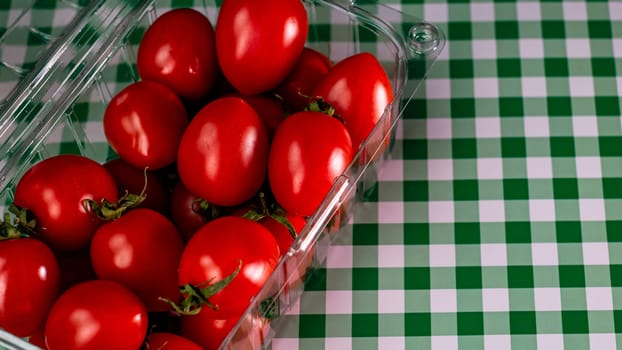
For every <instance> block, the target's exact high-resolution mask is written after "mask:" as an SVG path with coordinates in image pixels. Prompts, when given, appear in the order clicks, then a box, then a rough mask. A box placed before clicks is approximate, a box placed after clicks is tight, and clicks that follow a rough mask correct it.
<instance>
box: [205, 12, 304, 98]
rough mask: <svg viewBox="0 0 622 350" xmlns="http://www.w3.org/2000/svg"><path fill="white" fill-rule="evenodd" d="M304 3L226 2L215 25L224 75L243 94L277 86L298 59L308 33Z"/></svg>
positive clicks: (217, 51) (219, 57) (218, 52)
mask: <svg viewBox="0 0 622 350" xmlns="http://www.w3.org/2000/svg"><path fill="white" fill-rule="evenodd" d="M307 25H308V18H307V13H306V11H305V8H304V6H303V4H302V2H301V1H300V0H265V1H254V0H225V1H223V3H222V6H221V8H220V12H219V14H218V20H217V22H216V55H217V57H218V62H219V64H220V67H221V69H222V72H223V74H224V76H225V77H226V78H227V80H228V81H229V82H230V83H231V85H233V87H235V88H236V89H237V90H238V91H239V92H241V93H242V94H244V95H256V94H260V93H262V92H266V91H268V90H270V89H272V88H274V87H276V86H277V85H278V84H279V83H280V82H281V81H282V80H283V79H284V78H285V77H286V76H287V74H288V73H289V71H290V70H291V68H292V67H293V66H294V64H295V63H296V60H298V57H299V56H300V53H301V52H302V49H303V48H304V44H305V41H306V40H307V33H308V27H307Z"/></svg>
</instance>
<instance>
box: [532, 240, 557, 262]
mask: <svg viewBox="0 0 622 350" xmlns="http://www.w3.org/2000/svg"><path fill="white" fill-rule="evenodd" d="M531 262H532V264H533V265H534V266H554V265H557V264H559V260H558V258H557V244H555V243H533V244H532V245H531Z"/></svg>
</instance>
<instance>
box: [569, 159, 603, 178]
mask: <svg viewBox="0 0 622 350" xmlns="http://www.w3.org/2000/svg"><path fill="white" fill-rule="evenodd" d="M575 166H576V169H577V178H579V179H588V178H592V179H598V178H601V177H602V176H603V174H602V170H601V169H602V167H601V163H600V157H576V158H575Z"/></svg>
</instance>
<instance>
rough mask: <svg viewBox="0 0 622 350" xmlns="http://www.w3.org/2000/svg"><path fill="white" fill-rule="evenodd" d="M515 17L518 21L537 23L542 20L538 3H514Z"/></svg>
mask: <svg viewBox="0 0 622 350" xmlns="http://www.w3.org/2000/svg"><path fill="white" fill-rule="evenodd" d="M516 17H517V18H518V20H519V21H539V20H541V19H542V15H541V14H540V2H527V1H517V2H516Z"/></svg>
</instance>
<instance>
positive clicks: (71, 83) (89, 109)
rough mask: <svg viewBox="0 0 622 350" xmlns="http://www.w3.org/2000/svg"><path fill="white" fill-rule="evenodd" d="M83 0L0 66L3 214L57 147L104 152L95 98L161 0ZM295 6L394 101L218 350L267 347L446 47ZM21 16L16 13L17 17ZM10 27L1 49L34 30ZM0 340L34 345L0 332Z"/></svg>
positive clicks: (124, 66) (381, 24)
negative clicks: (22, 58) (22, 60)
mask: <svg viewBox="0 0 622 350" xmlns="http://www.w3.org/2000/svg"><path fill="white" fill-rule="evenodd" d="M83 3H85V1H78V0H73V1H72V0H66V1H64V2H63V1H59V4H61V6H66V8H67V11H68V16H69V18H72V20H71V22H70V23H68V25H67V27H66V30H65V31H64V32H62V33H47V34H46V33H43V34H46V35H40V38H41V40H43V42H44V44H43V45H42V49H41V50H39V51H37V52H36V54H35V55H34V56H33V57H34V59H35V60H36V63H35V64H34V65H32V64H30V65H28V64H27V65H25V66H20V65H19V63H15V62H4V63H3V65H2V66H1V67H0V74H14V75H15V77H16V78H15V80H16V81H19V83H18V84H17V85H16V86H15V87H14V88H12V89H11V90H10V93H8V94H5V95H6V98H5V99H4V100H3V101H2V102H0V103H1V104H0V154H2V155H3V157H2V159H1V160H0V209H2V210H3V212H4V210H5V209H6V207H7V205H8V204H9V203H10V202H11V200H12V194H13V190H14V188H15V185H16V183H17V181H18V180H19V178H20V176H21V175H22V174H23V173H24V172H25V171H26V170H27V169H28V168H29V167H30V166H31V165H32V164H34V163H36V162H38V161H39V160H41V159H44V158H46V157H49V156H52V155H56V154H60V153H80V154H83V155H86V156H88V157H90V158H93V159H95V160H97V161H100V162H104V161H106V160H109V159H111V158H112V157H114V156H115V154H114V152H113V151H112V150H111V149H110V147H109V146H108V144H107V143H106V139H105V136H104V133H103V128H102V126H101V121H102V116H103V112H104V110H105V107H106V104H107V102H108V101H109V100H110V98H111V97H112V96H113V95H114V94H115V93H116V92H117V91H119V90H120V89H122V88H123V87H124V86H126V85H127V84H130V83H131V82H133V81H135V80H137V79H138V75H137V73H136V71H135V64H134V63H135V57H136V51H137V47H138V44H139V42H140V38H141V35H142V33H144V30H145V29H146V28H147V27H148V25H149V23H151V22H152V21H153V20H154V19H155V18H156V17H157V16H158V15H161V14H162V13H164V12H166V11H167V10H170V7H167V6H170V1H167V2H166V4H164V2H161V1H160V2H159V1H157V0H142V1H141V0H132V1H130V0H98V1H91V2H90V3H88V4H87V5H86V6H82V4H83ZM197 3H198V1H197ZM201 3H202V5H201V6H199V7H195V8H196V9H198V10H201V11H202V12H203V13H205V14H206V15H207V17H208V18H209V19H210V21H211V22H212V24H215V23H216V17H217V13H218V4H219V3H220V2H217V3H218V4H217V3H213V2H211V1H209V0H204V1H202V2H201ZM304 4H305V7H306V9H307V13H308V16H309V23H310V28H309V37H308V41H307V46H308V47H311V48H314V49H316V50H318V51H321V52H323V53H324V54H326V55H327V56H329V57H330V58H331V60H333V61H334V62H337V61H339V60H341V59H342V58H345V57H347V56H349V55H351V54H354V53H357V52H361V51H367V52H371V53H373V54H374V55H376V57H378V59H379V60H380V61H381V63H382V64H383V66H384V68H385V69H386V71H387V73H388V75H389V77H390V78H391V81H392V84H393V89H394V95H395V100H394V101H393V102H392V103H391V104H390V105H389V106H387V108H386V111H385V114H384V116H383V117H382V118H383V119H381V120H380V122H379V123H378V125H377V127H376V128H375V129H374V130H373V132H372V133H371V134H370V136H369V138H368V139H367V140H366V141H365V142H364V143H363V144H362V145H361V148H360V149H359V151H358V153H357V154H356V156H355V157H354V159H353V161H352V163H351V164H350V165H349V167H348V168H347V170H346V171H345V172H344V174H343V175H342V176H340V177H339V178H338V179H337V180H336V181H335V183H334V184H333V187H332V189H331V191H330V193H329V194H328V195H327V197H326V198H325V200H324V201H323V202H322V204H321V205H320V207H319V208H318V210H317V211H316V212H315V213H314V214H313V215H312V216H311V217H310V218H309V220H308V224H307V226H306V227H305V228H304V229H303V231H302V232H301V234H300V236H299V237H298V238H297V240H296V241H295V242H294V244H293V245H292V247H291V248H290V250H289V251H288V252H287V253H286V254H285V256H284V257H283V259H282V260H281V261H280V264H279V266H278V267H277V269H276V270H275V272H274V273H273V275H272V276H271V278H270V279H269V280H268V282H267V283H266V285H265V287H264V288H263V289H262V291H261V292H260V293H259V294H258V295H257V296H256V297H255V299H254V300H253V301H252V302H251V305H250V306H249V308H248V310H247V312H246V314H245V315H244V316H243V317H242V319H241V320H240V322H239V323H238V324H237V325H236V327H234V329H233V330H232V332H231V333H230V334H229V336H228V337H227V338H226V339H225V341H224V343H223V344H222V346H221V349H260V348H264V347H267V346H269V344H270V341H271V339H272V337H273V336H274V334H275V333H276V332H278V331H279V328H280V327H281V325H280V320H281V318H280V317H279V315H282V314H283V313H285V312H286V311H287V309H288V307H289V306H290V305H292V304H293V303H295V302H296V301H297V300H298V298H299V297H300V294H301V293H302V292H303V289H304V279H306V278H313V269H314V267H318V266H321V265H322V264H323V263H324V261H325V258H326V254H327V248H328V245H330V244H331V242H333V241H334V240H335V239H339V237H340V235H341V236H343V235H348V234H351V229H350V227H349V226H350V225H351V223H350V221H351V220H350V219H351V218H352V215H353V213H354V211H355V210H357V207H358V206H359V205H364V199H365V195H366V193H367V192H368V191H369V190H370V189H372V188H373V185H374V184H375V183H376V179H377V173H378V171H379V170H380V169H381V167H382V164H383V160H384V159H385V158H386V157H388V156H389V154H390V152H389V150H390V147H384V145H386V144H390V142H391V141H392V140H393V138H394V135H395V126H396V124H397V122H398V120H399V118H400V117H401V115H402V113H403V112H404V110H405V108H406V106H407V105H408V103H409V102H410V100H411V99H412V97H413V95H414V93H415V92H416V90H417V88H418V87H419V86H420V84H421V82H422V81H423V80H424V78H425V75H426V73H427V72H428V70H429V68H430V67H431V65H432V63H433V62H434V60H435V59H436V57H437V56H438V54H439V53H440V52H441V50H442V49H443V46H444V42H445V39H444V35H443V33H442V31H441V30H440V29H439V28H438V27H436V26H435V25H433V24H430V23H427V22H424V21H422V20H420V19H417V18H416V17H414V16H411V15H409V14H405V13H402V12H400V11H398V10H395V9H393V8H391V7H389V6H387V5H383V4H380V3H376V2H370V1H364V3H361V4H358V3H357V2H355V1H344V0H305V1H304ZM28 11H30V9H29V8H24V9H23V12H24V14H25V15H27V12H28ZM18 18H19V16H18ZM14 24H15V25H14V26H13V27H11V28H9V30H8V31H7V32H5V33H4V34H3V36H2V37H0V40H2V41H0V43H2V45H3V46H2V48H1V49H5V45H4V44H5V43H4V42H5V41H6V40H5V39H6V38H7V36H8V35H11V34H15V33H17V32H18V31H20V30H27V31H30V32H33V33H37V32H41V31H40V30H39V29H38V28H32V27H28V26H26V27H24V28H22V27H20V26H19V21H16V22H15V23H14ZM2 57H3V56H2ZM31 62H34V61H31ZM3 70H4V72H3ZM6 90H7V89H5V92H6ZM2 97H4V95H3V96H2ZM309 264H310V266H309ZM307 267H309V268H307ZM267 319H269V321H267ZM2 346H4V347H5V348H7V349H36V348H35V347H33V346H32V345H29V344H28V343H26V342H25V341H23V340H21V339H19V338H17V337H15V336H13V335H11V334H9V333H7V332H4V331H2V330H0V347H2Z"/></svg>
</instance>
